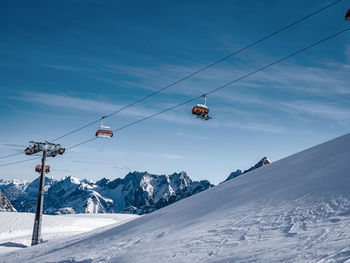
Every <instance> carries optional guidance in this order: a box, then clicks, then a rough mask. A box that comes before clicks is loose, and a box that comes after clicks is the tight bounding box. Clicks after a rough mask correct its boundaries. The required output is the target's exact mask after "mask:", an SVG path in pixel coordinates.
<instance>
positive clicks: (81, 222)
mask: <svg viewBox="0 0 350 263" xmlns="http://www.w3.org/2000/svg"><path fill="white" fill-rule="evenodd" d="M134 218H137V216H135V215H127V214H78V215H57V216H52V215H43V227H42V238H43V240H44V242H48V241H50V242H51V241H53V240H59V239H63V238H68V237H69V238H71V236H76V238H77V237H82V235H81V234H82V233H85V232H89V231H92V230H94V229H98V228H100V229H99V231H101V230H102V229H106V227H107V228H108V226H110V227H111V225H113V226H116V225H118V224H122V223H125V222H128V221H130V220H132V219H134ZM0 222H1V224H0V262H1V256H3V255H4V254H6V253H8V252H11V251H17V250H19V249H20V248H25V247H29V246H30V245H31V236H32V231H33V224H34V214H33V213H17V212H8V213H0ZM79 234H80V235H79Z"/></svg>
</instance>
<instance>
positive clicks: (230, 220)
mask: <svg viewBox="0 0 350 263" xmlns="http://www.w3.org/2000/svg"><path fill="white" fill-rule="evenodd" d="M349 160H350V134H348V135H345V136H342V137H339V138H337V139H335V140H332V141H330V142H327V143H324V144H322V145H319V146H316V147H313V148H310V149H308V150H306V151H303V152H301V153H298V154H295V155H292V156H290V157H287V158H285V159H282V160H280V161H277V162H275V163H272V164H270V165H269V166H266V167H262V168H260V169H258V170H255V171H252V172H250V173H247V174H246V175H243V176H240V177H237V178H235V179H232V180H230V181H228V182H226V183H223V184H221V185H218V186H216V187H213V188H211V189H209V190H206V191H203V192H201V193H199V194H196V195H194V196H191V197H189V198H186V199H183V200H181V201H178V202H176V203H174V204H172V205H170V206H167V207H165V208H162V209H160V210H157V211H155V212H153V213H151V214H148V215H145V216H142V217H139V218H137V219H135V220H132V221H130V222H127V223H125V224H122V225H120V226H116V227H111V226H109V227H105V228H104V229H97V230H94V231H93V232H89V233H85V234H83V235H80V236H75V237H74V238H69V239H67V240H63V239H61V240H59V239H57V240H53V241H50V242H48V243H44V244H40V245H38V246H35V247H33V248H25V249H17V250H16V251H15V253H9V254H7V255H4V257H3V258H2V259H0V262H6V263H7V262H60V263H67V262H84V263H89V262H118V263H119V262H120V263H124V262H140V263H142V262H152V263H156V262H220V263H225V262H227V263H228V262H239V263H243V262H244V263H247V262H248V263H249V262H283V263H286V262H293V263H294V262H299V263H304V262H311V263H350V190H349V189H350V177H349V171H350V162H349Z"/></svg>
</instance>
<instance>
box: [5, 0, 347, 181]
mask: <svg viewBox="0 0 350 263" xmlns="http://www.w3.org/2000/svg"><path fill="white" fill-rule="evenodd" d="M327 3H330V2H327V1H307V2H305V1H301V0H297V1H271V0H270V1H257V0H248V1H35V2H28V1H8V2H7V3H3V6H2V8H1V10H0V12H1V15H0V19H1V23H0V34H1V38H2V41H0V89H1V95H0V120H1V123H2V125H1V127H2V129H1V130H0V153H1V154H0V155H1V156H3V155H7V154H12V153H16V152H17V151H22V150H23V149H24V148H25V147H26V145H27V144H28V142H29V141H30V140H51V139H53V138H56V137H58V136H60V135H62V134H64V133H66V132H68V131H70V130H73V129H75V128H78V127H80V126H82V125H84V124H86V123H89V122H91V121H93V120H96V119H98V118H99V117H100V116H102V115H106V114H108V113H110V112H113V111H114V110H116V109H118V108H120V107H122V106H124V105H126V104H128V103H131V102H133V101H135V100H138V99H139V98H141V97H143V96H146V95H148V94H149V93H151V92H152V91H155V90H157V89H160V88H162V87H164V86H166V85H168V84H170V83H171V82H173V81H175V80H177V79H180V78H182V77H184V76H186V75H187V74H189V73H192V72H193V71H196V70H198V69H200V68H201V67H203V66H205V65H207V64H209V63H211V62H213V61H215V60H216V59H218V58H220V57H223V56H226V55H227V54H229V53H231V52H232V51H235V50H236V49H238V48H241V47H243V46H245V45H247V44H249V43H251V42H253V41H255V40H257V39H259V38H261V37H263V36H265V35H266V34H268V33H271V32H273V31H275V30H277V29H279V28H281V27H282V26H284V25H287V24H289V23H291V22H294V21H295V20H297V19H298V18H301V17H303V16H305V15H307V14H309V13H311V12H312V11H315V10H317V9H319V8H321V7H323V6H325V5H326V4H327ZM348 8H350V1H344V0H343V1H341V2H340V3H338V4H336V5H335V6H333V7H331V8H329V9H328V10H326V11H323V12H322V13H320V14H318V15H316V16H314V17H312V18H311V19H309V20H307V21H305V22H302V23H300V24H298V25H296V26H295V27H293V28H291V29H288V30H286V31H284V32H282V33H280V34H279V35H278V36H275V37H273V38H271V39H269V40H267V41H264V42H263V43H261V44H259V45H257V46H255V47H253V48H251V49H249V50H247V51H245V52H243V53H241V54H239V55H238V56H235V57H232V58H230V59H228V60H227V61H225V62H223V63H220V64H219V65H216V66H215V67H213V68H211V69H209V70H206V71H204V72H202V73H200V74H198V75H196V76H195V77H193V78H191V79H188V80H186V81H184V82H182V83H180V84H178V85H176V86H174V87H171V88H170V89H168V90H166V91H165V92H163V93H161V94H157V95H156V96H154V97H152V98H150V99H148V100H145V101H144V102H142V103H140V104H137V105H135V106H134V107H131V108H129V109H127V110H125V111H123V112H121V113H119V114H117V115H115V116H112V117H110V118H108V119H107V120H106V122H105V124H106V125H109V126H111V127H113V128H114V129H116V128H118V127H121V126H123V125H125V124H128V123H130V122H133V121H135V120H138V119H140V118H142V117H145V116H148V115H150V114H153V113H155V112H157V111H160V110H163V109H165V108H167V107H170V106H172V105H175V104H177V103H180V102H182V101H185V100H187V99H190V98H192V97H196V96H199V95H201V94H203V93H205V92H206V91H208V90H211V89H213V88H216V87H218V86H220V85H222V84H224V83H226V82H229V81H232V80H234V79H236V78H238V77H240V76H242V75H244V74H246V73H249V72H250V71H253V70H255V69H257V68H259V67H262V66H264V65H266V64H268V63H271V62H272V61H274V60H276V59H278V58H280V57H282V56H285V55H288V54H289V53H292V52H293V51H296V50H298V49H300V48H303V47H304V46H306V45H309V44H311V43H313V42H316V41H318V40H320V39H322V38H324V37H326V36H328V35H330V34H332V33H335V32H337V31H340V30H342V29H344V28H346V27H347V26H350V23H346V22H345V21H344V14H345V12H346V10H347V9H348ZM349 62H350V34H349V33H345V34H342V35H340V36H338V37H336V38H334V39H332V40H330V41H328V42H326V43H323V44H321V45H319V46H317V47H315V48H312V49H310V50H308V51H306V52H304V53H302V54H300V55H298V56H296V57H294V58H292V59H290V60H288V61H285V62H283V63H281V64H278V65H275V66H273V67H271V68H269V69H267V70H265V71H263V72H260V73H258V74H255V75H254V76H251V77H250V78H247V79H245V80H242V81H240V82H238V83H236V84H234V85H232V86H229V87H227V88H226V89H223V90H221V91H219V92H217V93H215V94H212V95H211V96H209V97H208V105H209V107H210V109H211V114H212V117H213V119H212V120H210V121H208V122H204V121H200V120H198V119H196V118H194V117H192V115H191V113H190V110H191V107H192V105H191V104H190V105H186V106H182V107H179V108H177V109H176V110H173V111H170V112H168V113H166V114H163V115H160V116H158V117H155V118H153V119H149V120H147V121H144V122H142V123H140V124H137V125H134V126H131V127H129V128H127V129H124V130H122V131H120V132H119V133H117V134H115V137H113V139H111V140H105V139H101V140H100V139H99V140H94V141H93V142H91V143H88V144H85V145H83V146H81V147H78V148H75V149H72V150H71V151H68V152H66V153H65V154H64V155H63V156H58V157H56V158H50V159H49V160H48V163H49V164H50V165H51V166H52V173H51V175H52V176H54V177H56V178H60V177H63V176H66V175H70V174H71V175H73V176H76V177H79V178H88V179H100V178H102V177H108V178H111V179H113V178H116V177H124V176H125V175H126V174H127V173H128V172H129V171H134V170H138V171H149V172H151V173H156V174H170V173H173V172H180V171H186V172H187V173H188V175H189V176H190V177H191V178H192V179H194V180H200V179H208V180H210V181H211V182H212V183H218V182H220V181H223V180H224V179H225V178H226V177H227V176H228V175H229V173H230V172H231V171H234V170H236V169H238V168H240V169H246V168H249V167H250V166H251V165H253V164H254V163H255V162H257V161H258V160H259V159H260V158H262V157H263V156H268V157H269V158H270V159H272V160H278V159H281V158H283V157H286V156H288V155H290V154H293V153H295V152H297V151H301V150H303V149H305V148H308V147H310V146H313V145H316V144H318V143H321V142H324V141H326V140H329V139H331V138H334V137H336V136H339V135H342V134H345V133H347V132H348V128H349V125H350V106H349V99H350V87H349V77H348V76H349V73H350V65H349ZM198 102H200V101H198ZM97 126H98V125H95V126H92V127H89V128H87V129H84V130H82V131H80V132H78V133H75V134H73V135H71V136H68V137H66V138H63V139H62V140H60V141H59V142H60V143H61V144H62V145H63V146H65V147H69V146H72V145H74V144H76V143H79V142H81V141H83V140H85V139H89V138H92V137H94V133H95V130H96V129H97ZM26 158H29V157H26V156H25V155H24V154H23V156H15V157H12V158H8V159H2V160H1V163H7V162H12V161H17V160H23V159H26ZM36 163H37V162H36V161H30V162H26V163H22V164H16V165H12V166H5V167H0V177H1V178H8V179H12V178H17V179H26V180H32V179H34V178H35V177H36V176H37V174H35V172H34V166H35V165H36Z"/></svg>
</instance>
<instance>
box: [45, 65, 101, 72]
mask: <svg viewBox="0 0 350 263" xmlns="http://www.w3.org/2000/svg"><path fill="white" fill-rule="evenodd" d="M47 67H49V68H53V69H59V70H64V71H71V72H84V71H88V72H92V71H95V70H93V69H89V68H81V67H70V66H60V65H47Z"/></svg>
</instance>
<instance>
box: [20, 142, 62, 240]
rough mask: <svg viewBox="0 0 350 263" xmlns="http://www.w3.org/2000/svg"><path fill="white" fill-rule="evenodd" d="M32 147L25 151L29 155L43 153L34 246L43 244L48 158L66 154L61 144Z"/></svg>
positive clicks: (42, 144) (33, 145)
mask: <svg viewBox="0 0 350 263" xmlns="http://www.w3.org/2000/svg"><path fill="white" fill-rule="evenodd" d="M29 143H30V145H29V147H27V149H25V150H24V153H25V154H27V155H32V154H36V153H38V152H43V156H42V159H41V167H42V169H41V173H40V182H39V192H38V200H37V202H36V210H35V219H34V228H33V236H32V246H34V245H37V244H39V243H41V221H42V214H43V201H44V186H45V173H46V171H45V165H46V157H55V156H56V155H57V154H60V155H62V154H63V153H64V152H65V148H63V147H61V145H60V144H54V143H50V142H47V141H46V142H33V141H30V142H29Z"/></svg>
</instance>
